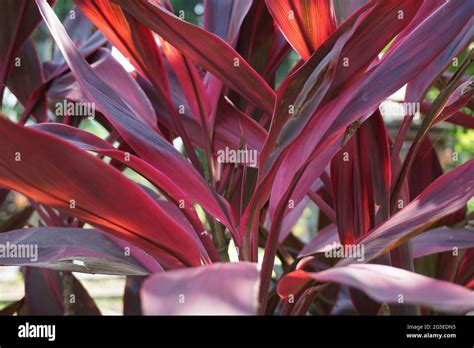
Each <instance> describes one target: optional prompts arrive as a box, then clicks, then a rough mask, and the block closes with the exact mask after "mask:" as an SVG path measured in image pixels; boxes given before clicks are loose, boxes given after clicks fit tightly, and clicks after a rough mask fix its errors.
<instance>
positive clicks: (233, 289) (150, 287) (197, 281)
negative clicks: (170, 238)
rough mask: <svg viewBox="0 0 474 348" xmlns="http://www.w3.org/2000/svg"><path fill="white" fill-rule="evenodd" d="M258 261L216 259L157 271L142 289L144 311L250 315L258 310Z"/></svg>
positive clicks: (160, 313) (177, 313) (169, 313)
mask: <svg viewBox="0 0 474 348" xmlns="http://www.w3.org/2000/svg"><path fill="white" fill-rule="evenodd" d="M258 279H259V272H258V269H257V264H254V263H247V262H239V263H217V264H213V265H210V266H204V267H197V268H189V269H184V270H176V271H170V272H163V273H157V274H155V275H153V276H151V277H150V278H148V279H147V280H146V281H145V283H144V285H143V288H142V290H141V299H142V306H143V307H142V309H143V312H144V314H146V315H183V314H184V315H231V314H233V315H252V314H256V310H257V305H258V303H257V290H258Z"/></svg>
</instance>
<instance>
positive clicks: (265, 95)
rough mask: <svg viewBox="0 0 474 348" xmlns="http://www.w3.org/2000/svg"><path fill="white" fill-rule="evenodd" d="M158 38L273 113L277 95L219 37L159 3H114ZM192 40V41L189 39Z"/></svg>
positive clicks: (243, 95)
mask: <svg viewBox="0 0 474 348" xmlns="http://www.w3.org/2000/svg"><path fill="white" fill-rule="evenodd" d="M114 1H115V2H117V3H119V4H120V6H122V8H124V9H125V10H126V11H128V12H129V13H130V14H132V15H133V16H135V17H136V18H137V19H138V20H140V21H141V22H142V23H144V24H145V25H147V26H148V27H149V28H151V29H152V30H153V31H155V32H156V33H157V34H158V35H160V36H161V37H163V39H165V40H166V41H168V42H169V43H170V44H172V45H173V46H174V47H176V48H177V49H179V50H181V51H182V52H183V53H185V54H187V55H188V56H189V57H190V58H191V59H192V60H194V61H195V62H196V63H197V64H199V65H201V66H202V67H204V68H205V69H207V70H209V71H210V72H212V73H213V74H214V75H216V76H217V77H218V78H220V79H221V80H222V81H223V82H224V83H225V84H227V85H228V86H229V87H230V88H232V89H233V90H235V91H236V92H238V93H239V94H240V95H242V97H244V98H247V99H248V100H250V101H251V102H252V103H253V104H254V105H256V106H258V107H260V108H261V109H262V110H264V111H265V112H267V113H271V112H272V110H273V102H274V92H273V90H272V89H271V88H270V87H269V86H268V85H267V83H266V82H265V80H263V78H262V77H260V75H258V74H257V73H256V72H255V71H254V70H253V69H252V67H251V66H250V65H249V64H248V63H247V62H246V61H245V60H244V59H243V58H242V57H241V56H240V55H239V54H238V53H237V52H235V51H234V50H233V49H232V47H230V46H229V45H228V44H226V43H225V42H224V41H222V40H221V39H220V38H218V37H217V36H214V35H211V34H209V33H208V32H206V31H205V30H203V29H201V28H199V27H197V26H194V25H192V24H189V23H187V22H185V21H182V20H180V19H179V18H178V17H176V16H174V15H173V14H172V13H170V12H169V11H167V10H165V9H164V8H163V7H161V6H160V5H158V4H156V3H151V2H147V1H146V0H145V1H142V0H139V1H134V2H129V1H122V0H114ZM189 37H192V38H193V39H192V41H190V40H189Z"/></svg>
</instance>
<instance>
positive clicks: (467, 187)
mask: <svg viewBox="0 0 474 348" xmlns="http://www.w3.org/2000/svg"><path fill="white" fill-rule="evenodd" d="M473 195H474V160H470V161H469V162H467V163H465V164H463V165H462V166H459V167H457V168H455V169H453V170H451V171H450V172H448V173H446V174H444V175H442V176H441V177H439V178H438V179H436V180H435V181H434V182H433V183H431V184H430V185H429V186H428V187H427V188H426V189H425V190H424V191H423V192H422V193H421V194H420V195H419V196H418V197H416V198H415V199H414V200H413V201H411V202H410V203H409V204H408V205H407V206H405V208H403V209H402V210H399V211H398V212H397V213H396V214H395V215H393V216H392V217H391V218H390V219H389V220H387V221H386V222H385V223H383V224H382V225H380V226H379V227H377V228H375V229H374V230H372V231H370V232H369V233H368V234H367V236H365V237H363V238H360V239H359V240H357V243H358V244H362V245H364V247H365V262H369V261H370V260H373V259H374V258H376V257H378V256H380V255H383V254H384V253H386V252H388V251H389V250H391V249H393V248H395V247H397V246H398V245H400V244H402V243H403V242H404V241H406V240H408V239H410V238H411V237H413V236H415V235H416V234H418V233H419V232H420V231H423V230H424V229H426V228H427V227H429V226H430V225H432V224H433V223H435V222H436V221H437V220H439V219H440V218H442V217H444V216H446V215H448V214H450V213H452V212H455V211H457V210H458V209H460V208H462V207H463V206H464V205H465V204H466V203H467V201H468V200H469V199H471V198H472V196H473ZM352 262H355V261H354V259H352V258H347V259H344V260H341V261H340V262H339V263H338V265H346V264H349V263H352Z"/></svg>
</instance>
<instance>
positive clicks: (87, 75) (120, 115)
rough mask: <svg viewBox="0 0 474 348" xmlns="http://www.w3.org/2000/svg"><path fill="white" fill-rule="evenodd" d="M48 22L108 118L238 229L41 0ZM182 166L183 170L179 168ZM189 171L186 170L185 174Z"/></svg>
mask: <svg viewBox="0 0 474 348" xmlns="http://www.w3.org/2000/svg"><path fill="white" fill-rule="evenodd" d="M37 3H38V6H39V7H40V12H41V14H42V15H43V16H44V18H45V22H46V23H47V24H48V27H49V29H50V31H51V33H52V35H53V37H54V39H55V41H56V43H57V44H58V46H59V48H60V49H61V52H62V53H63V54H64V56H65V59H66V61H67V63H68V65H69V66H70V68H71V71H72V73H73V74H74V76H75V78H76V80H77V82H78V83H79V85H80V87H81V89H82V91H83V93H84V94H85V95H86V96H87V98H88V100H89V101H91V102H94V103H95V104H96V105H97V107H98V108H99V109H100V111H101V112H102V113H103V114H104V116H105V117H106V118H107V120H108V121H109V122H110V123H111V124H112V125H113V126H114V127H115V128H116V129H117V131H118V132H119V133H120V135H122V137H123V138H124V139H125V140H126V141H127V143H128V144H129V145H130V146H131V147H132V148H133V149H134V150H135V151H136V152H137V153H138V154H140V156H141V157H142V158H143V159H145V160H147V161H148V162H149V163H150V164H152V165H154V166H155V167H156V168H157V169H159V170H160V171H162V172H163V173H164V174H165V175H167V176H169V177H170V178H173V180H174V181H175V182H176V184H177V185H179V186H180V187H182V188H185V190H186V192H187V194H188V195H189V197H190V198H191V199H192V200H194V201H196V202H198V203H199V204H201V205H202V206H203V207H204V209H206V210H208V211H209V212H210V213H211V214H212V215H213V216H215V217H216V218H218V219H219V220H220V221H221V222H222V223H223V224H224V225H226V226H227V227H228V228H229V229H230V230H231V231H233V230H234V228H233V223H232V217H231V215H230V213H229V212H230V207H229V205H228V204H227V202H225V201H224V200H222V199H221V198H220V197H218V196H217V194H216V193H215V192H214V191H213V190H212V189H211V188H210V187H209V186H208V184H207V183H206V182H205V180H204V179H203V178H202V177H201V176H200V175H199V173H198V172H196V171H195V170H194V169H193V167H192V166H191V164H190V163H189V162H188V161H187V160H186V159H185V158H184V157H183V156H182V155H181V154H180V153H179V152H178V151H177V150H176V149H175V148H174V147H173V146H172V145H171V144H169V143H168V142H167V141H165V140H164V139H163V138H162V137H161V136H159V135H158V133H157V132H158V131H157V130H156V129H155V130H154V129H152V128H150V127H148V126H147V125H145V124H144V123H142V122H140V121H139V120H138V119H139V118H138V116H136V115H135V114H134V112H133V111H132V110H131V109H130V107H129V106H128V105H127V104H126V103H125V102H124V101H123V100H122V99H121V98H120V96H118V95H117V94H116V93H115V92H114V91H113V89H112V88H111V87H110V86H108V85H107V84H106V83H104V82H103V81H102V80H101V79H100V78H99V77H98V76H97V75H96V74H95V73H94V72H93V70H92V69H91V68H90V66H89V65H88V64H87V62H86V61H85V60H84V59H83V57H82V56H81V55H80V53H79V52H78V50H77V48H76V47H75V46H74V44H73V43H72V42H71V40H70V39H69V37H68V36H67V33H66V32H65V31H64V28H63V27H62V25H61V23H60V22H59V20H58V18H57V17H56V15H55V14H54V12H53V11H52V10H51V8H50V7H49V6H48V5H47V4H46V3H45V2H44V0H37ZM177 169H179V170H177ZM185 173H186V174H185Z"/></svg>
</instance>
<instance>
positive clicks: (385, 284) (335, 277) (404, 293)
mask: <svg viewBox="0 0 474 348" xmlns="http://www.w3.org/2000/svg"><path fill="white" fill-rule="evenodd" d="M311 280H316V281H318V282H322V283H326V282H334V283H339V284H343V285H346V286H350V287H353V288H356V289H359V290H361V291H363V292H364V293H366V294H367V295H369V296H370V297H371V298H373V299H374V300H376V301H377V302H380V303H393V304H399V303H406V304H419V305H422V306H426V307H430V308H434V309H437V310H439V311H442V312H446V313H456V314H464V313H466V312H468V311H471V310H473V309H474V293H473V292H472V291H470V290H468V289H466V288H463V287H461V286H459V285H454V284H451V283H448V282H445V281H441V280H437V279H432V278H428V277H425V276H422V275H419V274H416V273H412V272H408V271H405V270H403V269H400V268H395V267H390V266H385V265H374V264H362V265H349V266H345V267H334V268H331V269H328V270H325V271H321V272H318V273H309V272H304V271H296V272H292V273H289V274H288V275H286V276H285V277H284V278H283V279H282V280H281V281H280V282H279V284H278V293H279V294H280V296H281V297H282V298H284V299H285V298H288V297H289V295H290V294H296V293H297V292H298V291H299V290H300V289H301V288H302V287H303V286H304V285H305V284H307V283H308V282H309V281H311Z"/></svg>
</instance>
